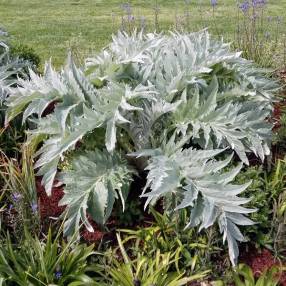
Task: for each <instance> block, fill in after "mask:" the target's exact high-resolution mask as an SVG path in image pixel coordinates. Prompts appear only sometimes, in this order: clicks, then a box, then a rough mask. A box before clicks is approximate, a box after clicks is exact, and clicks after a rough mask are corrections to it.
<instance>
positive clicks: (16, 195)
mask: <svg viewBox="0 0 286 286" xmlns="http://www.w3.org/2000/svg"><path fill="white" fill-rule="evenodd" d="M21 198H22V195H21V194H19V193H13V194H12V200H13V201H14V202H15V203H17V202H19V201H20V200H21Z"/></svg>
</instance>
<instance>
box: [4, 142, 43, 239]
mask: <svg viewBox="0 0 286 286" xmlns="http://www.w3.org/2000/svg"><path fill="white" fill-rule="evenodd" d="M22 156H23V158H22V161H21V162H20V163H19V162H17V161H16V160H14V159H9V158H7V156H6V155H5V154H4V153H2V154H1V156H0V179H1V192H0V193H1V196H2V197H3V198H5V200H4V199H3V212H2V213H1V218H0V222H1V226H2V228H3V229H9V230H12V231H13V235H14V236H16V238H17V239H18V240H21V238H22V236H23V225H25V227H26V228H27V229H28V230H29V231H31V232H33V233H38V232H39V229H40V218H39V210H38V203H37V190H36V182H35V174H34V169H33V160H32V150H30V149H29V148H27V147H26V148H23V150H22Z"/></svg>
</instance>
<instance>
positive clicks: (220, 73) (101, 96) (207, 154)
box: [6, 30, 277, 264]
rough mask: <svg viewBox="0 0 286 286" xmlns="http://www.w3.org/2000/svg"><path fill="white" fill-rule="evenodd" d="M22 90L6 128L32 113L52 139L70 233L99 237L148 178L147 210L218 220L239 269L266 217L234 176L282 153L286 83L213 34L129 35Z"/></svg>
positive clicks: (50, 174)
mask: <svg viewBox="0 0 286 286" xmlns="http://www.w3.org/2000/svg"><path fill="white" fill-rule="evenodd" d="M18 84H19V87H18V88H15V89H13V90H12V95H11V96H10V97H9V102H8V110H7V114H6V122H7V123H8V122H9V121H10V120H12V119H13V118H14V117H15V116H17V115H18V114H20V113H22V112H23V121H26V120H27V119H30V120H32V121H33V123H34V126H35V128H33V129H31V130H28V131H27V132H28V134H29V139H28V140H29V142H38V143H39V142H42V144H41V145H39V149H38V151H37V153H36V154H35V157H36V159H37V161H36V163H35V168H36V169H37V171H38V175H39V176H41V177H42V184H43V185H44V186H45V189H46V192H47V193H48V194H50V193H51V189H52V186H53V183H54V180H55V178H57V179H58V180H59V181H61V182H62V183H63V187H64V192H65V195H64V197H63V199H62V201H61V204H62V205H66V206H67V207H66V221H65V227H64V230H65V233H66V234H67V235H70V234H71V233H73V232H75V231H78V229H79V226H80V224H81V223H83V224H84V225H85V226H86V227H87V229H88V230H90V231H93V228H92V225H91V224H90V221H89V218H92V219H93V220H95V221H96V222H97V223H98V224H104V223H105V222H106V221H107V219H108V217H109V216H110V215H111V213H112V208H113V205H114V202H115V200H116V199H118V200H120V201H121V203H122V208H123V210H124V207H125V204H126V203H128V200H127V196H128V192H129V186H130V182H131V181H132V180H136V177H137V176H142V177H144V176H145V175H144V174H146V173H147V178H146V186H145V187H144V189H143V191H142V195H141V198H142V199H144V200H145V205H146V207H148V205H150V204H151V205H154V204H156V202H157V201H158V200H164V206H165V208H166V209H165V210H166V211H167V212H169V213H173V212H177V211H179V210H180V209H182V208H187V209H188V212H189V223H188V224H187V226H186V227H198V230H202V229H204V228H208V227H210V226H211V225H213V224H214V223H215V222H217V223H218V225H219V229H220V232H221V233H222V236H223V240H227V242H228V246H229V255H230V259H231V261H232V263H233V264H235V263H236V259H237V256H238V246H237V241H243V240H244V238H243V236H242V234H241V232H240V230H239V228H238V226H239V225H250V224H252V221H251V220H250V219H249V218H247V214H248V213H250V212H254V211H255V210H254V209H247V208H245V207H244V206H243V205H244V204H246V203H247V202H249V201H250V198H242V197H240V196H239V195H240V194H241V193H242V192H243V191H244V190H245V189H246V188H247V187H248V185H249V183H250V182H245V183H244V184H243V185H235V184H233V183H232V181H233V179H234V178H235V176H236V175H237V174H238V173H239V172H240V169H241V167H242V166H243V164H245V165H247V164H248V163H249V161H248V154H250V153H254V154H255V155H256V156H257V157H259V158H260V159H261V160H264V158H265V156H266V155H268V154H269V152H270V151H269V144H270V141H271V128H272V126H271V124H270V123H269V122H267V120H266V119H267V118H268V117H269V116H270V114H271V112H272V100H273V92H274V91H275V90H276V89H277V86H276V84H275V83H273V82H272V81H271V80H269V79H268V78H267V77H266V75H265V74H264V71H261V70H259V69H257V68H255V67H254V66H253V64H252V63H251V62H249V61H247V60H245V59H243V58H241V53H238V52H232V51H231V50H230V45H229V44H225V43H223V42H222V41H215V40H213V39H211V38H210V36H209V34H208V32H207V31H205V30H204V31H201V32H198V33H191V34H179V33H170V34H168V35H163V34H152V33H150V34H147V35H144V34H143V33H135V32H134V33H133V34H132V35H127V34H125V33H121V32H120V33H118V35H117V36H113V41H112V43H111V44H110V45H109V46H108V47H107V48H105V49H104V50H103V51H102V52H101V53H99V54H98V55H96V56H95V57H92V58H89V59H87V60H86V65H85V67H83V68H78V67H77V66H76V65H75V64H74V62H73V60H72V57H71V56H69V58H68V61H67V65H66V67H65V68H64V69H63V70H62V71H61V72H56V71H55V70H54V69H53V68H52V66H51V63H47V64H46V68H45V72H44V75H43V76H39V75H36V74H35V73H34V72H33V71H31V72H30V80H28V81H27V80H19V83H18ZM51 105H52V107H53V108H49V110H50V113H49V114H47V111H46V110H47V107H51ZM234 154H236V158H237V159H236V160H234V159H233V158H234ZM62 160H67V161H68V164H65V165H66V166H68V167H66V168H65V170H63V171H60V172H59V170H58V168H59V166H60V162H61V161H62ZM231 162H234V165H233V164H231ZM230 165H231V166H230ZM228 166H229V167H228ZM131 191H132V190H131Z"/></svg>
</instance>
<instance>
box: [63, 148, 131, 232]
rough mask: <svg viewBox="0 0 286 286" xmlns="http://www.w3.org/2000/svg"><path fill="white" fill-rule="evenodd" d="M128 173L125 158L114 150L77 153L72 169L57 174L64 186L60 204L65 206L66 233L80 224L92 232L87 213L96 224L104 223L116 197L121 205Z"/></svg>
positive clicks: (72, 230) (74, 229) (129, 173)
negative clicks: (110, 151) (120, 201)
mask: <svg viewBox="0 0 286 286" xmlns="http://www.w3.org/2000/svg"><path fill="white" fill-rule="evenodd" d="M131 174H132V171H131V170H130V169H129V168H128V167H127V164H126V162H125V160H123V159H122V158H121V157H120V156H119V155H118V154H115V153H114V154H112V155H110V154H109V153H108V152H106V151H103V152H102V151H99V150H95V151H90V152H86V153H84V154H82V155H78V156H76V157H75V158H74V160H73V162H72V168H71V170H69V171H66V172H64V173H62V174H61V175H60V180H61V181H62V182H63V183H64V185H65V187H64V193H65V194H64V197H63V198H62V200H61V202H60V204H61V205H67V211H66V221H65V225H64V231H65V234H66V235H69V234H72V233H73V232H74V231H77V230H78V229H79V225H80V223H83V224H84V225H85V226H86V228H87V229H88V230H89V231H93V228H92V226H91V224H90V223H89V220H88V216H87V213H88V214H89V215H90V216H91V218H92V219H93V220H95V221H96V222H97V223H99V224H104V223H105V222H106V220H107V219H108V217H109V216H110V214H111V210H112V207H113V204H114V201H115V199H117V198H120V199H121V200H122V204H123V207H124V203H125V202H124V198H125V196H126V194H124V192H125V189H126V187H128V184H129V181H130V179H131Z"/></svg>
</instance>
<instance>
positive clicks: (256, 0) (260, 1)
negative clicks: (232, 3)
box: [252, 0, 266, 7]
mask: <svg viewBox="0 0 286 286" xmlns="http://www.w3.org/2000/svg"><path fill="white" fill-rule="evenodd" d="M264 5H266V0H252V6H253V7H262V6H264Z"/></svg>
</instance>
